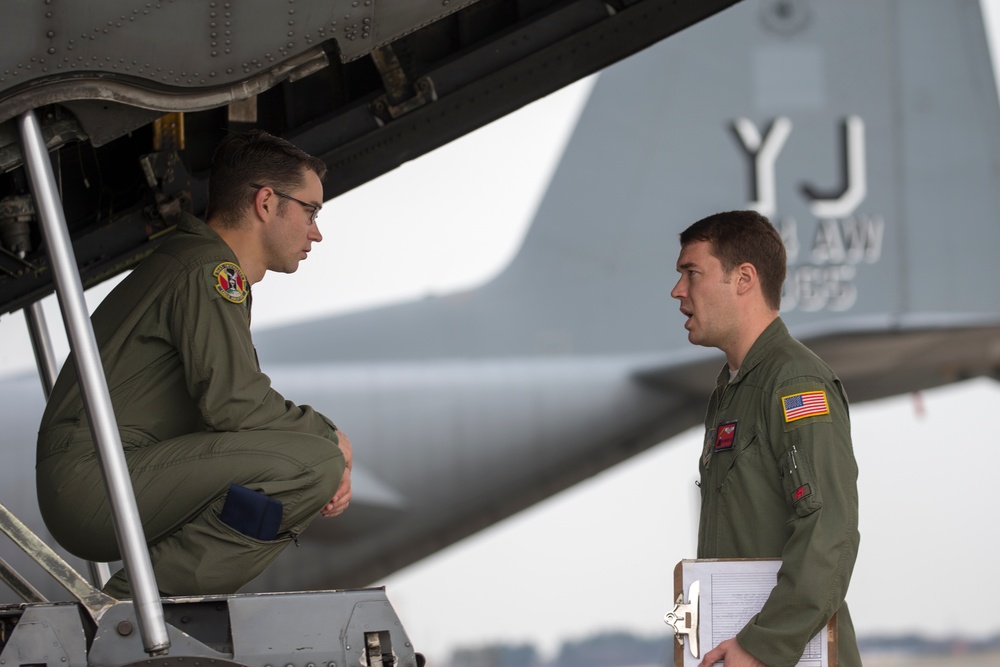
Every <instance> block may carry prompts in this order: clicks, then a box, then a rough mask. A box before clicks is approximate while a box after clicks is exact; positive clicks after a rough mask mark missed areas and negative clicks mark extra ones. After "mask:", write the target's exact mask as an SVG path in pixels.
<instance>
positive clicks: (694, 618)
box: [663, 581, 701, 658]
mask: <svg viewBox="0 0 1000 667" xmlns="http://www.w3.org/2000/svg"><path fill="white" fill-rule="evenodd" d="M700 597H701V582H700V581H695V582H693V583H692V584H691V587H690V588H688V603H687V604H684V592H683V591H681V593H680V594H679V595H678V596H677V601H676V602H675V603H674V608H673V610H671V611H668V612H667V613H666V614H665V615H664V616H663V622H664V623H666V624H667V625H669V626H670V627H672V628H673V629H674V637H676V638H677V642H678V643H679V644H680V645H681V646H684V635H687V636H688V639H689V641H690V644H691V655H693V656H694V657H696V658H698V657H700V656H699V655H698V600H699V598H700Z"/></svg>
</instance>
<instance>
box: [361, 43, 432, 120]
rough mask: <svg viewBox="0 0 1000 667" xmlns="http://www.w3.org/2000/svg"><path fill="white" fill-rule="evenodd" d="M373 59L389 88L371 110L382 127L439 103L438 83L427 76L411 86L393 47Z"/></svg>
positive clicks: (384, 48) (377, 51) (381, 50)
mask: <svg viewBox="0 0 1000 667" xmlns="http://www.w3.org/2000/svg"><path fill="white" fill-rule="evenodd" d="M371 57H372V62H374V63H375V69H377V70H378V73H379V76H381V77H382V85H383V86H384V87H385V94H384V95H380V96H379V97H378V98H376V100H375V101H374V102H372V107H371V108H372V113H373V114H374V115H375V119H376V120H377V121H378V123H379V124H380V125H385V124H386V123H387V122H389V121H390V120H393V119H395V118H399V117H400V116H402V115H403V114H405V113H409V112H410V111H413V110H414V109H418V108H420V107H422V106H424V105H425V104H427V103H429V102H434V101H436V100H437V90H435V88H434V81H433V80H431V78H430V77H429V76H424V77H421V78H419V79H417V80H416V81H415V82H414V83H410V80H409V78H407V76H406V71H405V70H404V69H403V66H402V64H400V62H399V58H397V57H396V52H395V51H393V50H392V46H390V45H386V46H382V47H379V48H377V49H375V50H373V51H372V53H371Z"/></svg>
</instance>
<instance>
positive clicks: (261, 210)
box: [253, 188, 275, 220]
mask: <svg viewBox="0 0 1000 667" xmlns="http://www.w3.org/2000/svg"><path fill="white" fill-rule="evenodd" d="M272 195H273V193H272V192H271V189H270V188H260V189H259V190H257V194H255V195H254V198H253V207H254V213H255V214H256V215H257V217H258V218H261V219H263V220H266V219H267V217H268V216H269V215H270V214H271V213H273V212H274V210H273V209H274V206H275V197H274V196H272Z"/></svg>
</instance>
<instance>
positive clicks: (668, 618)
mask: <svg viewBox="0 0 1000 667" xmlns="http://www.w3.org/2000/svg"><path fill="white" fill-rule="evenodd" d="M780 567H781V560H780V559H770V558H720V559H698V560H693V559H692V560H682V561H680V562H679V563H677V566H676V567H675V568H674V608H673V609H672V610H671V611H669V612H667V613H666V614H665V615H664V617H663V621H664V623H666V624H667V625H669V626H670V627H671V628H673V630H674V638H675V641H674V666H675V667H697V666H698V664H699V663H700V662H701V659H702V657H703V656H704V654H705V653H707V652H708V651H710V650H711V649H713V648H715V647H716V646H717V645H718V644H719V643H720V642H722V641H723V640H725V639H728V638H730V637H733V636H735V635H736V633H737V632H739V630H740V629H742V628H743V626H744V625H746V623H747V622H748V621H749V620H750V619H751V618H752V617H753V616H754V614H756V613H757V612H759V611H760V609H761V607H763V605H764V602H765V601H766V600H767V597H768V596H769V595H770V593H771V589H773V588H774V586H775V584H777V580H778V568H780ZM824 635H825V636H824ZM836 664H837V615H836V614H834V615H833V618H831V619H830V622H829V623H828V624H827V626H826V629H825V632H824V631H820V632H819V633H817V635H816V636H815V637H813V639H812V640H811V641H810V642H809V644H808V646H807V647H806V650H805V652H804V653H803V655H802V659H801V660H800V661H799V662H798V667H835V665H836Z"/></svg>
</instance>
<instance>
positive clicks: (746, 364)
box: [715, 317, 789, 389]
mask: <svg viewBox="0 0 1000 667" xmlns="http://www.w3.org/2000/svg"><path fill="white" fill-rule="evenodd" d="M787 338H789V334H788V327H786V326H785V323H784V322H782V321H781V318H780V317H776V318H774V321H773V322H771V323H770V324H768V325H767V328H766V329H764V330H763V331H762V332H761V333H760V335H759V336H757V340H755V341H754V343H753V345H751V346H750V351H749V352H747V356H746V358H745V359H744V360H743V365H742V366H740V370H739V371H738V372H737V373H736V377H734V378H733V379H732V381H730V380H729V364H725V365H723V367H722V370H721V371H719V375H718V377H717V378H716V379H715V385H716V387H717V388H719V389H722V388H723V387H725V386H726V385H727V384H736V383H737V382H740V381H741V380H742V379H743V378H744V377H745V376H746V375H747V373H750V372H751V371H753V369H754V368H755V367H757V366H758V365H760V362H762V361H764V359H765V358H767V355H768V354H770V352H771V350H772V349H774V347H775V345H777V344H778V343H779V342H780V341H783V340H785V339H787Z"/></svg>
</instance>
